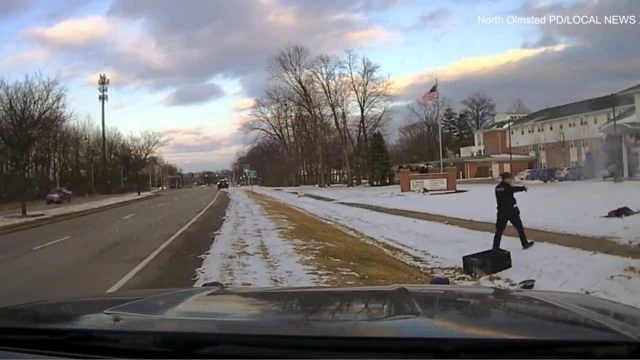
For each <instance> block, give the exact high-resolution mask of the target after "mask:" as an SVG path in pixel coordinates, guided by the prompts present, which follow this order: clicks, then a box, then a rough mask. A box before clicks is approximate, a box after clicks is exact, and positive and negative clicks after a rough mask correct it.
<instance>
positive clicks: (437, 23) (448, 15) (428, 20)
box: [408, 8, 453, 30]
mask: <svg viewBox="0 0 640 360" xmlns="http://www.w3.org/2000/svg"><path fill="white" fill-rule="evenodd" d="M452 18H453V13H452V12H451V10H449V9H445V8H437V9H434V10H431V11H429V12H425V13H423V14H422V15H420V18H418V22H417V23H416V24H414V25H413V26H410V27H409V28H408V30H412V29H424V28H427V29H438V28H443V27H445V26H447V25H450V24H451V22H452Z"/></svg>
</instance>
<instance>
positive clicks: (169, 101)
mask: <svg viewBox="0 0 640 360" xmlns="http://www.w3.org/2000/svg"><path fill="white" fill-rule="evenodd" d="M224 96H225V93H224V90H223V89H222V87H221V86H220V85H218V84H214V83H204V84H197V85H185V86H182V87H179V88H177V89H175V90H174V91H173V92H172V93H171V95H169V96H168V97H167V98H165V99H164V100H163V103H164V104H166V105H168V106H184V105H194V104H201V103H205V102H208V101H211V100H215V99H219V98H221V97H224Z"/></svg>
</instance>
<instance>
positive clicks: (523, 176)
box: [516, 169, 532, 181]
mask: <svg viewBox="0 0 640 360" xmlns="http://www.w3.org/2000/svg"><path fill="white" fill-rule="evenodd" d="M531 171H532V170H531V169H527V170H522V171H520V172H519V173H518V175H516V178H517V179H518V180H520V181H522V180H528V177H529V174H530V173H531Z"/></svg>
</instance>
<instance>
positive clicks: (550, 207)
mask: <svg viewBox="0 0 640 360" xmlns="http://www.w3.org/2000/svg"><path fill="white" fill-rule="evenodd" d="M494 186H495V185H494V184H459V185H458V188H459V189H460V190H467V191H466V192H461V193H457V194H451V195H425V194H420V193H410V192H409V193H401V192H400V188H399V186H385V187H357V188H334V187H330V188H324V189H318V188H316V189H308V190H306V192H307V193H308V194H310V195H318V196H323V197H328V198H331V199H335V200H337V201H342V202H352V203H362V204H370V205H377V206H383V207H388V208H395V209H403V210H412V211H420V212H426V213H432V214H440V215H446V216H452V217H457V218H463V219H471V220H478V221H486V222H494V221H495V216H496V214H495V213H496V210H495V208H496V204H495V203H496V201H495V197H494V192H493V188H494ZM527 187H528V188H529V191H528V192H521V193H517V194H516V199H517V201H518V206H519V207H520V210H521V212H522V219H523V221H524V225H525V228H534V229H540V230H549V231H556V232H563V233H570V234H580V235H588V236H598V237H608V238H612V239H613V240H615V241H617V242H619V243H622V244H638V245H640V215H635V216H630V217H626V218H621V219H618V218H613V219H611V218H602V216H604V215H606V214H607V212H609V211H610V210H613V209H616V208H619V207H622V206H628V207H630V208H631V209H633V210H640V183H638V182H637V181H627V182H622V183H613V182H611V181H567V182H553V183H547V184H544V183H540V182H532V183H530V184H527ZM283 191H290V190H287V189H283Z"/></svg>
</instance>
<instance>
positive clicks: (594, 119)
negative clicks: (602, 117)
mask: <svg viewBox="0 0 640 360" xmlns="http://www.w3.org/2000/svg"><path fill="white" fill-rule="evenodd" d="M593 123H594V124H596V125H597V124H598V118H597V117H594V118H593Z"/></svg>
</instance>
